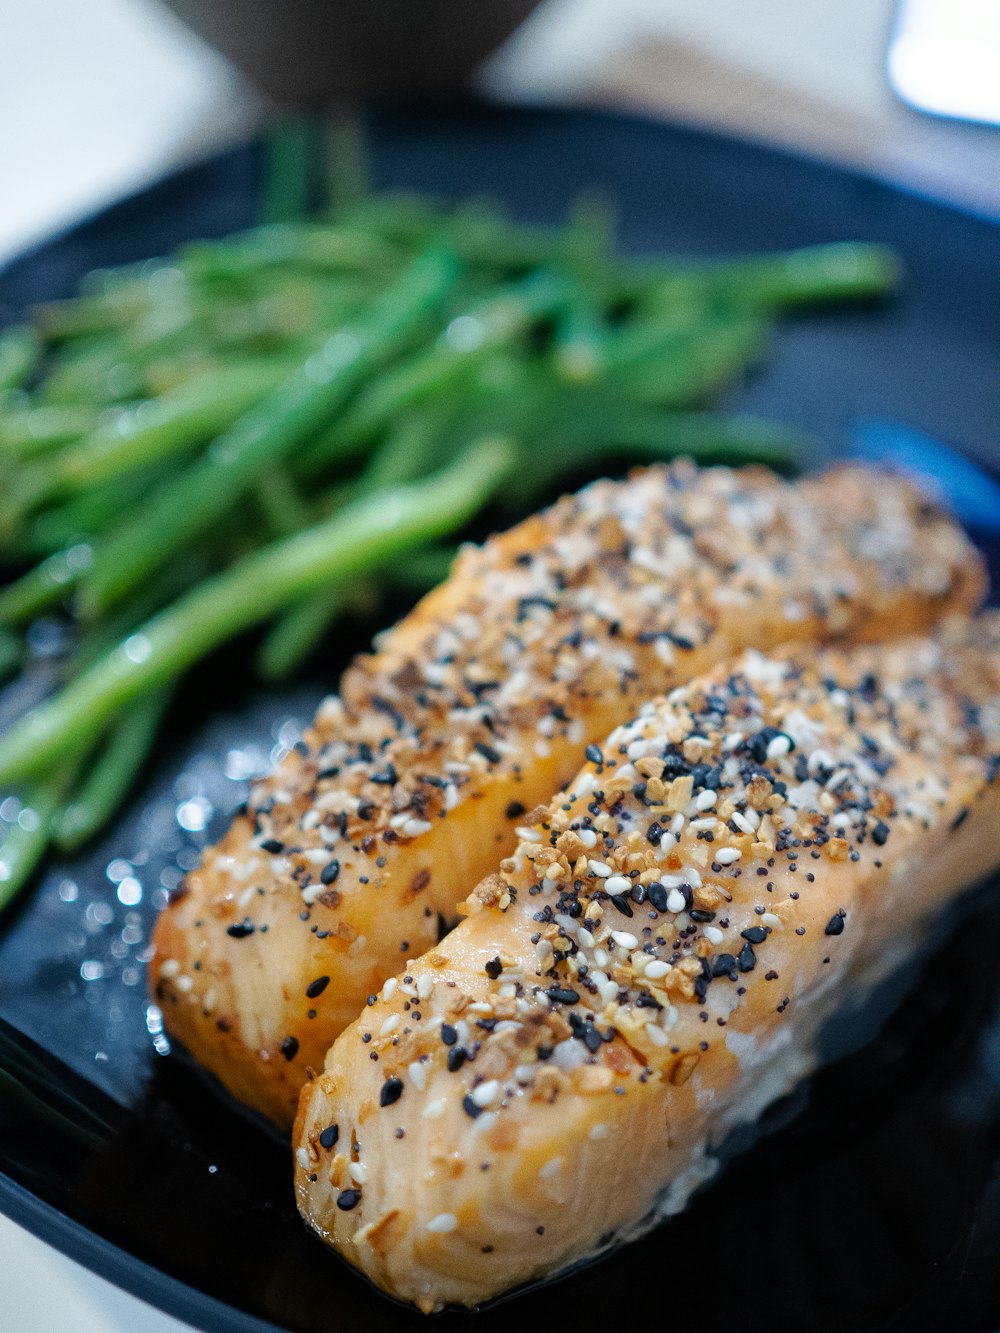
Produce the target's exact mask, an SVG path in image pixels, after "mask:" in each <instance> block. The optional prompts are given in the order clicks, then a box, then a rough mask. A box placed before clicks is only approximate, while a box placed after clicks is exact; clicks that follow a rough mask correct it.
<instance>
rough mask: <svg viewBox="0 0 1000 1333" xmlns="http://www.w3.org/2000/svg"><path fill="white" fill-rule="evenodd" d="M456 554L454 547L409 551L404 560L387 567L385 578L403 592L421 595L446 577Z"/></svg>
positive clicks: (433, 547) (430, 547) (435, 547)
mask: <svg viewBox="0 0 1000 1333" xmlns="http://www.w3.org/2000/svg"><path fill="white" fill-rule="evenodd" d="M456 554H457V552H456V550H455V547H454V546H428V547H427V548H426V549H425V550H421V551H411V552H409V554H408V555H407V557H406V559H405V560H401V561H399V562H398V563H396V564H392V565H389V566H388V567H387V568H386V570H385V576H386V578H387V579H388V581H389V582H390V583H391V584H392V585H393V586H394V587H397V588H401V589H403V590H404V591H405V592H417V593H423V592H426V591H427V589H428V588H433V587H434V586H435V585H436V584H438V583H441V582H442V581H443V580H444V579H446V578H447V577H448V575H449V574H450V573H451V567H452V565H453V564H454V563H455V556H456Z"/></svg>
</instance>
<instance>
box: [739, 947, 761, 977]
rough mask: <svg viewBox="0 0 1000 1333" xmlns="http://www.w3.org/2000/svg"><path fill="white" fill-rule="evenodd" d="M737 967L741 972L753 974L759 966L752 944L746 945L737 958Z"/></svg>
mask: <svg viewBox="0 0 1000 1333" xmlns="http://www.w3.org/2000/svg"><path fill="white" fill-rule="evenodd" d="M736 966H737V967H738V968H739V969H740V971H741V972H752V971H753V970H754V968H755V967H756V966H757V955H756V954H755V953H754V951H753V945H752V944H749V943H747V944H744V946H743V948H742V949H741V950H740V951H739V953H738V954H737V956H736Z"/></svg>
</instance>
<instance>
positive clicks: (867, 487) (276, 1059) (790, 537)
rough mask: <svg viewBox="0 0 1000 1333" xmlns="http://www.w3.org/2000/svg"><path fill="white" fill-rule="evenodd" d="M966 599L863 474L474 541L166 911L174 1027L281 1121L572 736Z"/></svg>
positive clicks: (886, 493) (608, 497)
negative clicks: (789, 651)
mask: <svg viewBox="0 0 1000 1333" xmlns="http://www.w3.org/2000/svg"><path fill="white" fill-rule="evenodd" d="M982 589H983V578H982V572H981V567H980V562H979V560H978V557H977V556H976V554H975V553H974V551H973V549H972V547H971V546H970V545H969V543H968V542H967V541H966V539H965V538H964V537H963V536H962V534H961V533H960V531H959V530H958V529H957V528H956V527H955V526H954V524H952V523H951V522H950V520H948V519H947V518H945V517H944V516H943V515H941V514H940V513H939V512H937V511H935V510H934V509H933V508H932V507H931V506H930V505H929V504H928V503H927V502H926V500H925V499H924V498H923V497H922V496H921V495H920V494H919V493H918V492H917V491H916V490H915V489H914V488H913V487H912V486H910V485H909V484H908V483H906V482H904V481H902V480H901V479H899V478H896V477H893V476H889V475H881V474H878V473H873V472H870V471H867V470H864V469H858V468H841V469H838V470H835V471H833V472H830V473H828V474H826V475H823V476H818V477H813V478H808V479H806V480H803V481H800V482H797V483H790V482H786V481H782V480H781V479H779V478H777V477H775V476H773V475H772V474H770V473H768V472H766V471H764V470H761V469H748V470H744V471H732V470H728V469H722V468H719V469H709V470H701V471H699V470H698V469H696V468H694V467H693V466H691V465H689V464H687V465H685V464H680V465H676V466H672V467H669V468H666V467H655V468H650V469H648V470H645V471H641V472H637V473H636V474H634V475H633V476H632V477H630V478H629V479H628V480H627V481H624V482H600V483H597V484H595V485H592V486H588V487H587V488H586V489H585V490H583V491H581V492H580V493H579V494H577V495H575V496H572V497H567V498H566V499H563V500H561V501H560V502H559V503H558V504H556V505H555V506H554V507H552V508H551V509H549V510H547V511H545V512H543V513H540V514H538V515H536V516H535V517H533V518H531V519H529V520H528V521H527V522H525V523H522V524H520V525H519V526H518V527H515V528H514V529H512V530H511V531H509V532H507V533H506V534H504V535H502V536H499V537H495V538H493V539H492V540H490V541H488V542H487V543H486V544H485V545H484V546H483V547H481V548H469V549H467V550H466V551H465V552H464V553H463V554H462V555H461V556H460V557H459V559H458V561H457V563H456V566H455V568H454V572H453V574H452V575H451V577H450V578H449V579H448V580H447V582H446V583H444V584H443V585H442V586H441V587H440V588H438V589H437V590H436V591H435V592H433V593H431V594H430V595H429V596H428V597H426V598H425V599H424V600H423V601H422V602H421V603H420V604H419V605H418V606H417V607H416V609H415V610H414V611H413V612H412V613H411V614H410V615H409V616H408V617H407V618H406V619H405V620H403V621H402V622H401V623H400V624H399V625H397V626H396V627H395V628H394V629H392V630H390V631H389V632H388V633H386V634H385V635H383V636H382V638H381V640H380V641H379V643H378V645H377V651H376V652H375V653H374V655H372V656H367V657H362V658H360V659H358V660H357V661H356V662H355V663H354V665H353V666H352V667H351V668H350V669H349V670H348V671H347V673H346V675H345V676H344V679H343V682H342V687H341V693H340V696H339V698H331V699H329V700H327V701H326V703H324V704H323V706H322V707H321V708H320V711H319V714H318V717H317V719H316V722H315V724H314V726H313V728H312V730H311V731H309V732H308V734H307V735H306V737H305V743H304V745H303V746H301V747H300V748H298V749H296V750H295V751H293V752H292V753H291V754H290V755H289V756H288V757H287V759H285V760H284V761H283V763H282V764H281V765H280V766H279V767H278V768H277V770H276V771H275V772H274V773H273V774H272V775H271V776H270V777H268V778H267V779H265V780H264V781H261V782H259V783H257V784H256V785H255V786H254V788H253V791H252V794H251V797H250V801H249V805H248V808H247V810H246V813H245V814H242V815H240V816H239V817H238V818H237V819H236V820H235V821H234V822H233V825H232V827H231V828H230V830H229V832H228V833H227V834H226V836H225V837H224V838H223V839H222V841H221V842H220V843H218V844H217V845H216V846H215V847H212V848H211V849H209V850H208V851H207V852H206V853H205V856H204V858H203V860H202V863H201V865H200V867H199V868H198V869H197V870H196V871H194V872H193V873H192V874H191V875H189V876H188V878H187V880H186V881H185V883H184V885H183V887H182V889H181V892H180V893H179V894H178V895H176V897H175V898H174V900H173V902H172V903H171V905H170V906H169V908H168V909H167V910H166V911H165V912H164V913H163V915H162V917H161V919H160V921H159V924H158V926H157V929H156V934H155V945H156V953H155V957H154V960H153V962H152V964H151V969H150V970H151V978H152V985H153V992H154V995H155V997H156V999H157V1002H158V1003H159V1004H160V1006H161V1007H162V1009H163V1015H164V1020H165V1023H166V1026H167V1028H168V1030H169V1032H170V1033H171V1035H172V1036H173V1037H174V1038H176V1039H178V1040H179V1041H180V1042H182V1043H183V1044H184V1045H185V1046H186V1047H188V1048H189V1050H190V1051H191V1052H193V1054H194V1055H195V1057H196V1058H197V1059H198V1060H199V1061H200V1062H201V1063H202V1064H203V1065H205V1066H206V1067H207V1068H208V1069H210V1070H211V1071H213V1072H214V1073H215V1074H216V1075H217V1076H218V1077H219V1078H220V1079H221V1080H222V1082H223V1083H224V1084H225V1085H226V1086H227V1087H228V1088H229V1089H230V1090H231V1091H232V1092H233V1093H235V1094H236V1096H237V1097H239V1098H242V1099H243V1100H244V1101H245V1102H247V1103H249V1104H250V1105H251V1106H253V1107H255V1108H257V1109H258V1110H260V1111H263V1112H264V1113H265V1114H266V1115H268V1116H270V1117H271V1118H272V1119H273V1120H274V1121H276V1122H277V1123H278V1124H280V1125H289V1124H290V1123H291V1120H292V1117H293V1115H294V1110H295V1105H296V1100H297V1096H298V1092H299V1089H300V1087H301V1085H302V1083H303V1081H304V1079H305V1077H306V1073H307V1070H308V1069H310V1068H312V1069H318V1068H320V1067H321V1065H322V1061H323V1057H324V1055H325V1053H326V1051H327V1049H328V1047H329V1046H330V1044H331V1042H332V1041H333V1039H334V1038H335V1037H336V1035H337V1034H338V1033H339V1032H340V1031H342V1030H343V1028H344V1027H345V1026H346V1025H347V1024H348V1023H349V1022H351V1021H352V1020H353V1019H354V1018H355V1017H356V1015H357V1013H358V1010H359V1009H360V1007H361V1006H362V1005H363V1004H364V1002H365V999H366V997H367V996H368V995H369V994H370V993H372V992H374V991H377V990H378V988H379V987H380V986H381V984H382V982H383V981H384V980H385V978H386V977H387V976H391V975H393V974H394V973H395V972H396V970H397V969H398V966H399V963H400V961H401V960H402V959H404V958H406V957H410V956H416V955H419V954H420V953H423V952H424V951H425V950H427V949H428V948H430V947H431V946H432V945H433V944H434V942H435V940H436V939H437V937H438V934H439V928H440V918H442V917H443V918H445V919H446V920H447V919H450V918H452V917H453V915H454V913H455V910H456V906H457V904H458V903H459V901H460V900H461V899H462V898H463V897H464V896H465V894H466V893H467V892H468V887H469V885H470V884H473V883H475V882H476V881H477V880H478V879H479V878H480V877H481V876H482V875H484V874H486V873H487V872H488V871H489V870H490V869H491V867H495V866H496V864H497V863H498V861H499V860H500V858H501V857H502V856H504V855H506V854H507V853H509V852H510V851H511V849H512V848H513V846H514V842H515V839H516V834H515V829H516V827H517V826H518V824H519V823H520V821H521V819H522V816H523V814H524V811H525V810H527V809H531V808H532V807H533V806H534V805H536V804H537V803H538V802H540V801H543V800H547V799H548V798H549V797H550V796H551V794H552V793H553V792H554V791H555V790H557V789H558V787H559V786H560V785H562V784H563V783H565V782H566V781H568V780H569V778H570V777H571V776H572V774H573V773H574V772H575V770H576V766H577V763H578V761H579V754H580V751H581V747H582V746H583V745H584V744H586V743H587V742H588V741H591V740H597V739H600V738H601V737H603V736H605V735H607V733H608V732H609V731H610V730H611V728H612V727H614V726H615V725H617V724H619V723H621V722H623V721H625V720H626V719H627V718H628V717H629V716H631V715H632V714H633V713H634V712H635V710H636V709H637V708H638V706H639V704H640V703H641V701H642V700H643V699H646V698H649V697H650V696H652V695H655V694H657V693H659V692H665V691H667V690H669V689H670V688H672V687H673V686H674V685H676V684H677V683H679V682H680V681H682V680H684V679H686V678H688V677H689V676H690V675H691V673H692V672H695V671H703V670H705V669H706V667H708V666H710V665H712V664H714V663H716V662H718V661H720V660H722V659H724V658H726V657H728V656H730V655H731V654H732V653H734V652H736V651H738V650H740V649H742V648H744V647H748V646H751V645H753V646H757V647H761V648H767V647H768V646H774V645H775V644H777V643H780V642H782V641H784V640H787V639H814V638H829V637H835V636H850V637H854V638H873V637H875V636H882V635H890V634H899V633H905V632H910V631H919V630H922V629H924V628H926V627H928V626H929V625H931V624H932V623H933V622H935V621H936V620H937V619H938V617H939V616H940V615H941V614H942V613H943V612H945V611H955V610H966V609H971V608H973V607H974V606H976V605H977V604H978V602H979V600H980V598H981V595H982Z"/></svg>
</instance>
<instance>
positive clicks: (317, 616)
mask: <svg viewBox="0 0 1000 1333" xmlns="http://www.w3.org/2000/svg"><path fill="white" fill-rule="evenodd" d="M345 599H346V598H345V589H344V588H343V586H341V585H334V586H332V587H329V588H323V589H321V590H320V591H319V592H313V593H310V594H309V596H308V597H306V598H304V599H303V600H302V601H301V602H297V603H296V604H295V605H294V606H291V607H289V609H288V610H287V611H286V612H285V613H284V614H283V615H282V616H281V618H280V619H279V620H277V621H276V622H275V624H274V625H273V626H272V628H271V630H270V632H269V633H268V634H267V635H266V637H265V638H264V641H263V642H262V643H261V645H260V649H259V651H258V653H257V657H256V663H255V665H256V670H257V675H258V676H259V677H260V678H261V680H266V681H279V680H286V679H287V678H288V677H289V676H290V675H291V674H292V672H293V671H294V670H295V669H296V668H297V667H298V666H299V665H300V664H301V663H302V662H303V661H304V660H305V658H307V657H308V656H309V654H310V653H311V652H312V650H313V649H314V648H315V647H316V646H317V644H318V643H319V642H320V640H321V639H322V638H323V635H324V634H325V633H326V632H327V630H328V629H329V628H330V626H331V625H332V623H333V622H334V620H336V619H337V617H338V616H339V615H340V613H341V611H342V610H343V607H344V602H345Z"/></svg>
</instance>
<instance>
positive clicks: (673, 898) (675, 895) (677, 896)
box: [667, 889, 686, 912]
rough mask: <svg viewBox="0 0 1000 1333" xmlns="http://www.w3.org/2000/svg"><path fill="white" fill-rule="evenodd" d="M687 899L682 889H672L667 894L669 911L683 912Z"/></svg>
mask: <svg viewBox="0 0 1000 1333" xmlns="http://www.w3.org/2000/svg"><path fill="white" fill-rule="evenodd" d="M685 901H686V900H685V898H684V895H683V893H681V891H680V889H671V890H670V892H669V893H668V894H667V911H668V912H683V911H684V904H685Z"/></svg>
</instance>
